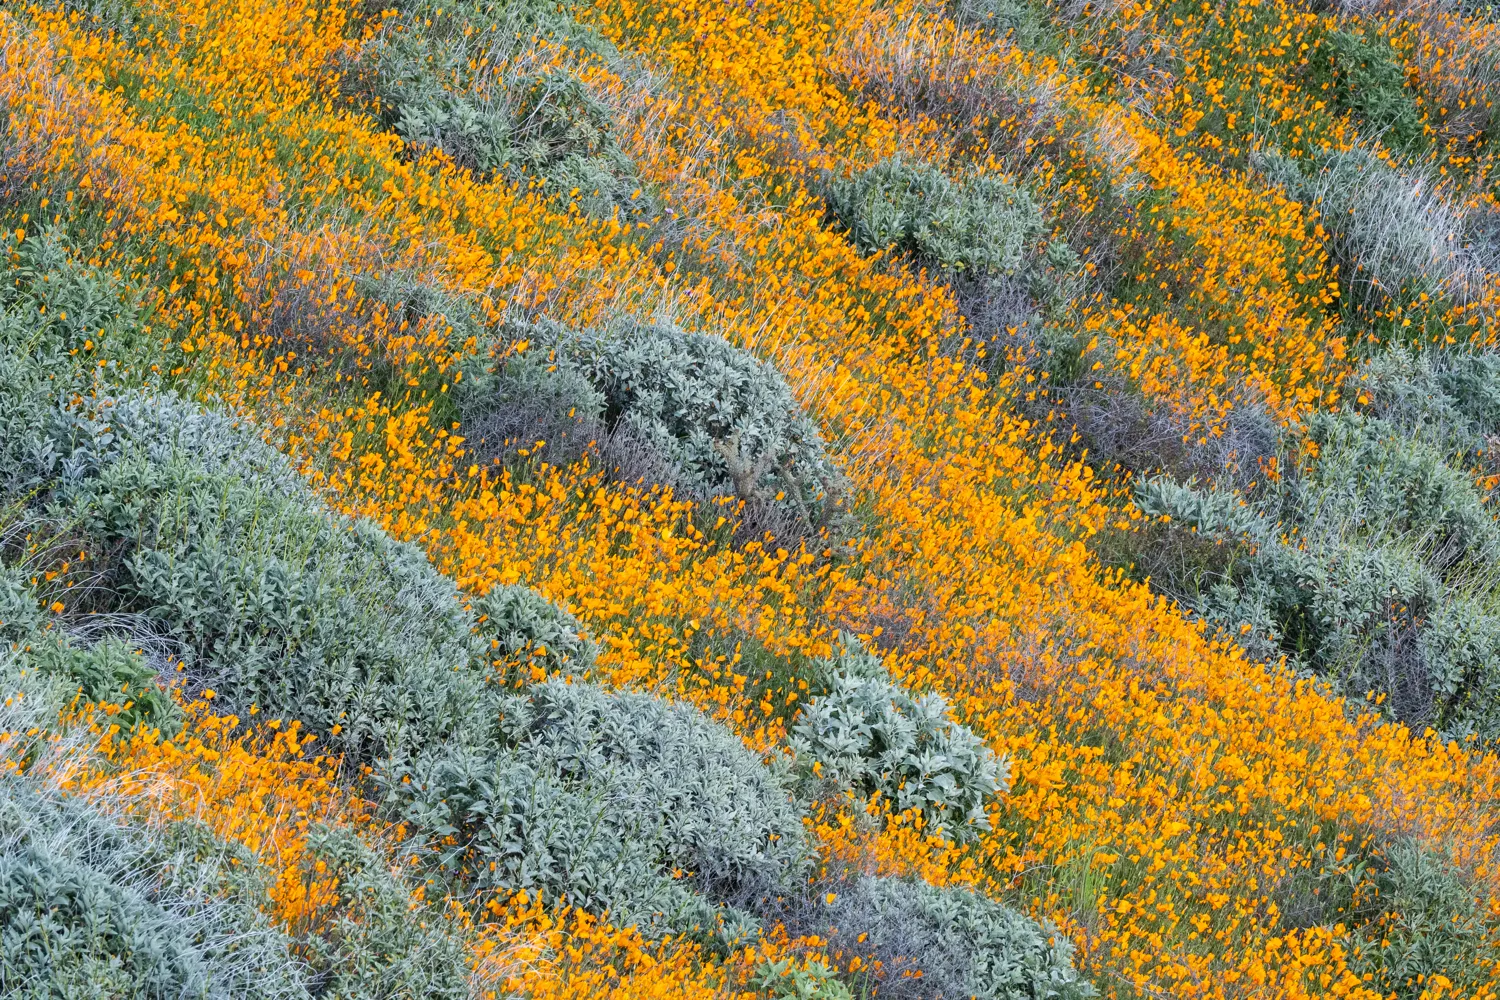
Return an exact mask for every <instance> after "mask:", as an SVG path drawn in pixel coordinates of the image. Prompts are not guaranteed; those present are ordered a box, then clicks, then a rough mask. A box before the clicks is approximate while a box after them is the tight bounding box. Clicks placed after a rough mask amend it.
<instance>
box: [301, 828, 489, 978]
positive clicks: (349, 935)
mask: <svg viewBox="0 0 1500 1000" xmlns="http://www.w3.org/2000/svg"><path fill="white" fill-rule="evenodd" d="M302 864H303V866H304V867H305V868H307V869H308V875H309V877H314V876H315V877H317V878H331V879H333V880H335V882H336V887H335V891H336V892H337V893H338V899H337V901H336V902H333V903H331V904H329V905H327V906H325V907H323V909H322V911H321V915H322V919H321V921H320V923H319V925H318V926H317V927H315V928H313V929H311V930H308V931H303V932H302V933H300V934H299V935H298V936H297V938H296V939H295V941H294V943H293V951H294V953H295V954H296V955H297V957H298V958H299V959H300V960H301V961H302V963H303V965H304V975H305V977H306V979H307V982H308V986H309V989H310V991H311V992H312V994H313V995H314V996H326V997H339V998H347V1000H385V998H390V1000H396V998H403V1000H404V998H408V997H425V998H432V1000H448V998H452V1000H461V998H466V997H468V996H470V995H471V994H470V982H469V975H468V971H469V970H468V959H467V957H466V955H465V953H464V948H463V941H462V939H461V937H459V935H458V933H457V929H456V928H455V927H454V926H453V925H451V924H449V923H448V922H447V921H445V920H444V918H443V916H442V914H440V913H439V912H437V911H436V909H435V908H434V906H433V905H432V904H428V903H419V902H415V901H414V895H413V889H414V887H413V886H412V885H410V884H408V882H407V881H405V880H404V879H403V878H402V877H401V876H400V874H399V872H397V871H396V870H394V869H392V868H390V867H388V863H387V860H386V859H385V858H384V857H382V855H381V854H380V853H379V852H378V851H376V850H375V849H373V848H371V847H370V845H368V844H366V843H365V842H364V841H362V840H360V839H359V837H357V836H355V834H354V833H353V832H351V831H350V830H349V829H348V828H346V827H327V826H320V827H315V828H314V829H313V830H312V831H311V833H310V834H309V835H308V840H307V851H306V854H305V855H304V857H303V860H302ZM318 866H321V868H319V867H318Z"/></svg>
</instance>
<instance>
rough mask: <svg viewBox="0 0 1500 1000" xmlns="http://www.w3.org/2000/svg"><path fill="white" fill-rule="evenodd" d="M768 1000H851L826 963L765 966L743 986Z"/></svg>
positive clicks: (786, 961)
mask: <svg viewBox="0 0 1500 1000" xmlns="http://www.w3.org/2000/svg"><path fill="white" fill-rule="evenodd" d="M746 985H748V986H750V987H751V988H753V989H755V990H757V991H762V992H764V993H765V995H766V996H767V997H769V998H771V1000H854V994H853V993H851V992H849V987H848V986H845V985H844V984H843V983H842V982H840V981H839V978H838V977H837V976H836V975H834V972H833V970H832V969H830V968H829V967H828V966H827V965H826V964H825V963H823V962H819V961H816V960H814V961H810V962H808V963H807V964H806V965H799V964H798V963H797V961H796V960H795V959H790V958H783V959H781V960H780V961H777V962H765V963H764V964H762V965H761V966H760V967H759V968H757V969H756V970H755V973H754V974H753V975H752V976H751V977H750V981H749V982H748V983H747V984H746Z"/></svg>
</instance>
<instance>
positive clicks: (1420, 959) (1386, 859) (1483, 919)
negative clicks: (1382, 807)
mask: <svg viewBox="0 0 1500 1000" xmlns="http://www.w3.org/2000/svg"><path fill="white" fill-rule="evenodd" d="M1380 854H1381V856H1380V857H1379V859H1378V861H1377V864H1376V865H1375V875H1374V878H1373V880H1372V881H1373V883H1374V890H1375V891H1374V893H1373V894H1372V896H1373V898H1372V899H1371V900H1370V902H1369V903H1368V904H1367V907H1368V909H1369V910H1370V911H1371V912H1370V914H1369V916H1368V917H1367V918H1366V919H1364V920H1363V921H1361V923H1360V925H1359V926H1357V927H1355V928H1354V929H1353V932H1352V934H1351V941H1350V946H1349V949H1348V958H1347V959H1346V961H1347V963H1348V966H1349V970H1350V971H1351V972H1353V973H1354V974H1355V975H1356V976H1359V977H1361V978H1362V979H1366V982H1367V983H1369V984H1370V987H1371V988H1373V989H1376V990H1379V991H1380V992H1382V993H1384V994H1385V995H1387V996H1395V997H1399V998H1401V1000H1416V998H1418V997H1420V996H1422V995H1423V990H1424V987H1426V980H1427V978H1428V977H1430V976H1432V975H1433V973H1434V972H1441V974H1442V975H1443V976H1445V977H1446V978H1447V979H1448V980H1449V982H1450V983H1452V989H1453V991H1454V993H1455V995H1459V994H1466V993H1469V992H1470V991H1472V990H1482V989H1484V988H1485V987H1486V985H1487V984H1488V983H1490V982H1491V981H1492V977H1493V975H1494V969H1495V967H1496V963H1497V962H1500V945H1497V943H1496V941H1495V935H1494V928H1493V926H1492V925H1491V924H1490V923H1489V920H1488V915H1487V914H1486V913H1485V912H1484V910H1483V908H1482V907H1481V906H1480V904H1479V901H1478V899H1479V893H1478V892H1477V891H1476V888H1475V886H1474V885H1473V884H1472V883H1471V881H1470V880H1469V879H1468V878H1466V877H1465V876H1464V874H1463V873H1462V872H1461V871H1459V869H1458V868H1457V867H1456V866H1455V865H1454V864H1453V863H1452V861H1450V860H1449V859H1448V858H1447V857H1445V856H1444V855H1443V854H1442V853H1441V852H1438V851H1433V850H1431V849H1428V848H1424V847H1423V846H1422V845H1420V844H1418V843H1417V842H1416V841H1415V840H1412V839H1410V838H1404V839H1400V840H1396V841H1394V842H1393V843H1391V844H1388V845H1386V846H1385V848H1384V849H1383V850H1382V851H1381V852H1380ZM1366 977H1368V978H1366Z"/></svg>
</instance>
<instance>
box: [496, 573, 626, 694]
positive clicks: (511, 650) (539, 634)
mask: <svg viewBox="0 0 1500 1000" xmlns="http://www.w3.org/2000/svg"><path fill="white" fill-rule="evenodd" d="M473 609H474V613H475V614H476V615H478V616H479V619H478V627H479V633H480V635H481V636H482V637H485V638H488V639H489V652H488V653H487V654H486V655H487V656H488V657H489V658H490V665H491V666H492V667H497V668H504V667H507V666H510V665H515V666H519V667H524V668H526V669H525V670H524V671H523V677H522V679H523V680H541V679H543V677H550V676H554V675H557V674H564V673H573V674H582V673H583V672H585V671H587V670H588V669H589V667H591V666H593V664H594V657H595V656H597V655H598V649H597V648H596V647H595V645H594V644H593V643H592V642H591V641H589V640H588V639H586V638H584V637H583V634H582V628H581V626H580V625H579V624H578V619H576V618H574V617H573V615H572V614H571V613H570V612H569V611H567V609H565V608H561V607H559V606H558V605H556V604H554V603H552V602H551V601H549V600H547V599H546V598H545V597H543V596H542V595H541V594H539V593H537V592H536V591H534V590H532V589H531V588H530V587H522V586H518V585H514V584H510V585H505V584H501V585H499V586H496V587H494V588H492V589H491V590H490V591H489V593H487V594H485V595H484V596H483V597H478V598H475V600H474V602H473Z"/></svg>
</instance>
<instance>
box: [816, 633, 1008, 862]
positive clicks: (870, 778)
mask: <svg viewBox="0 0 1500 1000" xmlns="http://www.w3.org/2000/svg"><path fill="white" fill-rule="evenodd" d="M870 659H873V657H869V656H868V654H860V653H857V652H856V653H849V652H846V653H844V654H843V655H842V656H841V657H840V659H839V660H837V661H834V662H833V663H832V664H830V666H832V667H833V674H832V677H831V678H830V681H829V689H828V691H827V692H826V693H824V694H821V695H819V696H818V697H817V698H814V699H813V700H812V702H811V703H810V704H808V706H807V707H806V708H805V709H803V711H802V714H801V715H800V716H798V718H797V722H796V723H795V724H794V725H793V727H792V732H791V736H790V737H789V739H788V744H789V745H790V747H791V748H792V751H793V752H794V753H795V754H796V756H797V762H798V765H799V768H800V770H801V771H802V773H803V774H804V777H805V778H807V779H808V780H810V781H812V782H813V783H814V784H817V783H828V784H831V785H833V786H834V787H836V788H843V789H853V790H856V791H858V792H859V793H861V794H863V795H872V794H874V793H876V792H879V793H880V794H881V795H882V796H884V797H885V798H886V799H887V800H888V801H890V802H891V803H892V804H893V805H894V807H895V808H896V809H897V810H899V811H903V812H904V811H905V810H908V809H920V810H921V812H922V816H923V818H924V821H925V825H926V828H927V829H928V830H929V831H931V832H933V833H936V834H939V835H942V836H945V837H948V838H950V839H952V840H954V841H959V842H961V841H963V840H966V839H968V838H969V837H970V836H972V835H973V834H974V833H975V832H976V831H978V830H988V829H989V828H990V821H989V817H988V816H987V815H986V813H985V805H986V803H987V802H988V801H989V800H990V799H991V798H992V797H993V796H994V795H995V794H997V793H998V792H1000V791H1002V790H1003V789H1004V788H1005V787H1006V784H1007V782H1008V776H1009V768H1008V765H1007V764H1006V763H1005V762H1004V761H1002V760H1000V759H999V758H997V757H996V756H995V755H994V753H992V752H991V751H990V749H989V748H988V747H987V746H985V744H984V741H983V740H982V739H980V738H979V737H978V736H977V735H975V733H974V732H973V731H972V730H970V729H969V728H967V727H966V726H962V725H960V724H958V723H956V722H954V721H952V720H951V719H949V718H948V703H947V701H946V700H945V699H944V698H943V697H942V696H941V695H938V694H927V695H921V696H915V695H913V694H912V693H911V692H909V691H907V690H906V689H904V688H902V687H901V686H900V685H898V684H895V683H893V682H892V681H891V680H890V678H888V677H885V676H882V675H880V674H877V673H875V670H874V666H873V665H871V664H869V663H868V660H870ZM851 661H852V665H853V666H854V667H855V668H856V669H855V672H852V673H851V672H846V671H845V670H843V669H839V668H840V667H842V666H845V665H846V664H850V663H851ZM877 663H878V661H877Z"/></svg>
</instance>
